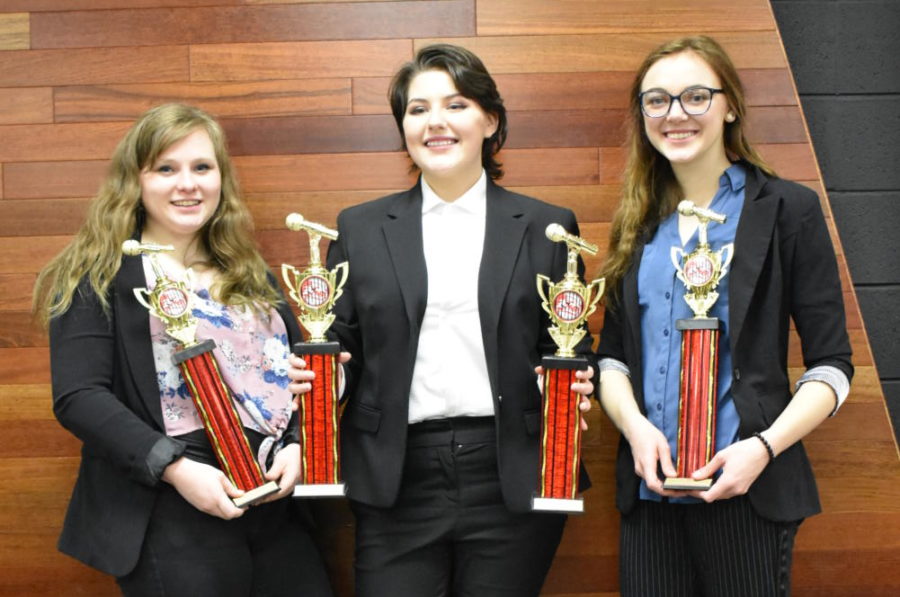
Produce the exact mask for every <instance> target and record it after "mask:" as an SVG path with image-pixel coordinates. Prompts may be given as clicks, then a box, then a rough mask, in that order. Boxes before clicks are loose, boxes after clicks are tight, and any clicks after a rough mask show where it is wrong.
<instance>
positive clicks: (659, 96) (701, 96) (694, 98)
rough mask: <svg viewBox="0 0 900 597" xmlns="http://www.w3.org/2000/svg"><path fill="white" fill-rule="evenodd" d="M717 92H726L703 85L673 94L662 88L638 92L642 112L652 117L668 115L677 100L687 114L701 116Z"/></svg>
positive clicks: (707, 109)
mask: <svg viewBox="0 0 900 597" xmlns="http://www.w3.org/2000/svg"><path fill="white" fill-rule="evenodd" d="M717 93H724V91H723V90H721V89H713V88H712V87H703V86H702V85H697V86H696V87H688V88H687V89H685V90H684V91H682V92H681V93H679V94H678V95H672V94H671V93H669V92H668V91H664V90H662V89H648V90H647V91H642V92H641V93H639V94H638V103H639V104H640V105H641V112H643V113H644V115H645V116H648V117H650V118H662V117H663V116H668V115H669V111H670V110H671V109H672V104H673V103H675V102H676V101H677V102H678V103H679V104H681V109H682V110H683V111H684V113H685V114H689V115H691V116H700V115H701V114H706V113H707V112H708V111H709V107H710V106H711V105H712V100H713V96H714V95H715V94H717Z"/></svg>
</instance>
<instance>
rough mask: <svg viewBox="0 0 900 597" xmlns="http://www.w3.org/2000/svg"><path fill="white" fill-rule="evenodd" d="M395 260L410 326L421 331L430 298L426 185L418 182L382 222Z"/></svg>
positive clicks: (394, 203)
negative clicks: (424, 202)
mask: <svg viewBox="0 0 900 597" xmlns="http://www.w3.org/2000/svg"><path fill="white" fill-rule="evenodd" d="M382 230H383V231H384V238H385V241H386V242H387V246H388V252H389V253H390V256H391V264H392V265H393V268H394V274H395V275H396V277H397V283H398V284H399V286H400V293H401V295H402V296H403V306H404V308H405V310H406V316H407V317H408V318H409V323H410V329H412V330H416V332H415V333H418V329H419V325H420V324H421V322H422V318H423V317H424V316H425V305H426V302H427V298H428V272H427V269H426V267H425V253H424V250H423V248H422V188H421V186H420V185H418V184H417V185H416V186H414V187H413V188H412V189H410V190H409V191H407V192H406V193H402V194H400V195H398V196H397V197H396V198H395V200H394V202H393V204H392V205H391V207H390V208H389V209H388V212H387V220H386V221H385V222H384V224H383V226H382Z"/></svg>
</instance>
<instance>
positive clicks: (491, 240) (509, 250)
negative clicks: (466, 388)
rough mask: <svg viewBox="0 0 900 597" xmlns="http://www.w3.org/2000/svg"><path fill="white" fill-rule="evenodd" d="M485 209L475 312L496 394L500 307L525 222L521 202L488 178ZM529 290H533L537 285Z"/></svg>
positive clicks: (522, 235) (513, 265)
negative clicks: (478, 319)
mask: <svg viewBox="0 0 900 597" xmlns="http://www.w3.org/2000/svg"><path fill="white" fill-rule="evenodd" d="M486 213H487V217H486V221H485V226H484V249H483V253H482V256H481V267H480V268H479V271H478V315H479V318H480V319H481V338H482V342H483V344H484V353H485V357H486V358H487V364H488V373H489V375H490V377H491V384H492V385H493V387H494V393H495V394H496V393H497V390H496V389H497V387H499V386H498V379H497V371H498V354H497V350H498V349H497V327H498V325H499V321H500V310H501V308H502V307H503V299H504V298H505V297H506V293H507V291H508V289H509V283H510V279H511V277H512V273H513V269H514V268H515V265H516V261H517V260H518V258H519V250H520V249H521V245H522V239H523V238H524V236H525V230H526V228H527V225H526V224H525V222H524V221H523V219H522V214H523V209H522V206H521V205H520V204H519V202H518V201H516V199H515V196H514V195H512V194H510V193H507V192H506V191H505V190H504V189H502V188H500V187H498V186H497V185H496V184H494V183H493V182H491V181H488V186H487V205H486ZM535 284H537V282H536V281H535ZM528 291H531V292H534V293H535V294H536V293H537V286H534V287H533V288H530V289H528Z"/></svg>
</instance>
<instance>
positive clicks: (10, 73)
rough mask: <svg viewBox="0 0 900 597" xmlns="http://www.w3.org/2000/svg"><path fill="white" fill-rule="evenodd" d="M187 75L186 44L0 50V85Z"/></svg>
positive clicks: (143, 80) (132, 80)
mask: <svg viewBox="0 0 900 597" xmlns="http://www.w3.org/2000/svg"><path fill="white" fill-rule="evenodd" d="M188 77H189V67H188V47H187V46H156V47H150V48H90V49H79V50H29V51H27V52H26V51H20V52H0V87H31V86H34V85H100V84H106V83H136V82H141V83H163V82H166V81H186V80H188Z"/></svg>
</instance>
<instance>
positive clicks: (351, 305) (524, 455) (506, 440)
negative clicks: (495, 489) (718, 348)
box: [328, 182, 590, 511]
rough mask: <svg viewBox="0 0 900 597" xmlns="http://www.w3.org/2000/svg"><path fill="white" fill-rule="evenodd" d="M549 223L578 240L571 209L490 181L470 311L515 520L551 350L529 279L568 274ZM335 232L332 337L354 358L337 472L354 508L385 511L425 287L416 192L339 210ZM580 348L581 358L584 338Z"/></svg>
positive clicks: (529, 483) (402, 442)
mask: <svg viewBox="0 0 900 597" xmlns="http://www.w3.org/2000/svg"><path fill="white" fill-rule="evenodd" d="M553 222H558V223H560V224H562V225H563V226H564V227H565V228H566V229H567V230H568V231H570V232H572V233H575V234H577V232H578V227H577V224H576V222H575V216H574V214H573V213H572V212H571V211H570V210H568V209H562V208H559V207H554V206H552V205H548V204H546V203H543V202H540V201H538V200H536V199H532V198H529V197H525V196H523V195H518V194H515V193H512V192H510V191H507V190H505V189H503V188H501V187H499V186H497V185H495V184H493V183H492V182H489V183H488V186H487V221H486V226H485V241H484V252H483V256H482V261H481V267H480V270H479V278H478V305H479V315H480V318H481V334H482V340H483V342H484V350H485V357H486V359H487V369H488V375H489V378H490V385H491V392H492V395H493V400H494V409H495V419H496V424H497V439H498V442H497V445H498V455H497V458H498V464H499V471H500V482H501V486H502V490H503V496H504V500H505V502H506V504H507V507H509V508H510V510H514V511H527V510H529V509H530V503H531V497H532V493H533V491H534V490H535V488H536V487H537V478H538V466H539V465H538V455H539V452H538V445H539V442H540V432H539V429H540V419H541V408H540V406H541V404H540V403H541V397H540V391H539V388H538V385H537V383H536V377H535V374H534V367H535V366H536V365H538V364H540V358H541V356H542V355H544V354H552V353H553V352H555V350H556V345H555V344H553V341H552V340H551V339H550V336H549V334H548V332H547V328H548V327H549V325H550V323H549V320H548V317H547V316H546V314H545V313H544V312H543V310H542V309H541V304H540V298H539V296H538V293H537V284H536V275H537V274H538V273H542V274H545V275H549V276H550V277H551V279H553V280H558V279H560V278H561V277H562V275H563V274H564V273H565V269H566V247H565V245H564V244H563V243H553V242H551V241H549V240H548V239H547V238H546V236H545V234H544V231H545V229H546V227H547V225H548V224H550V223H553ZM338 231H339V232H340V236H339V238H338V240H337V241H336V242H333V243H332V244H331V246H330V248H329V252H328V264H329V267H333V266H334V265H335V264H337V263H339V262H342V261H349V264H350V271H349V278H348V281H347V284H346V286H345V288H344V295H343V296H342V297H341V298H339V299H338V301H337V305H336V307H335V314H336V315H337V320H336V321H335V323H334V325H333V326H332V328H331V329H332V332H333V333H334V334H335V335H336V337H337V339H339V340H340V341H341V343H342V344H343V347H344V349H345V350H349V351H350V352H351V353H352V354H353V359H352V360H351V361H350V363H349V364H348V366H347V367H346V371H347V386H346V390H345V394H344V395H345V396H347V397H348V399H347V402H346V407H345V410H344V413H343V417H342V419H341V445H342V452H341V458H342V471H343V476H344V479H345V480H346V482H347V489H348V495H349V497H350V498H351V499H354V500H357V501H360V502H364V503H367V504H370V505H373V506H378V507H390V506H391V505H392V504H393V503H394V501H395V499H396V497H397V493H398V490H399V488H400V481H401V474H402V471H403V461H404V456H405V452H406V430H407V422H408V411H409V390H410V384H411V383H412V374H413V367H414V365H415V359H416V349H417V345H418V339H419V329H420V325H421V323H422V318H423V316H424V313H425V305H426V293H427V287H428V284H427V272H426V267H425V257H424V253H423V248H422V194H421V187H420V186H419V185H418V184H417V185H416V186H414V187H413V188H411V189H409V190H407V191H404V192H402V193H397V194H394V195H390V196H388V197H383V198H381V199H377V200H375V201H371V202H369V203H364V204H362V205H358V206H355V207H352V208H349V209H346V210H344V211H343V212H341V214H340V215H339V216H338ZM580 348H581V349H582V352H584V351H589V350H590V338H586V339H585V341H584V342H583V343H582V344H581V345H580ZM460 383H465V380H460ZM585 482H586V479H585Z"/></svg>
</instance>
